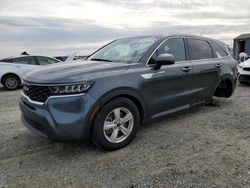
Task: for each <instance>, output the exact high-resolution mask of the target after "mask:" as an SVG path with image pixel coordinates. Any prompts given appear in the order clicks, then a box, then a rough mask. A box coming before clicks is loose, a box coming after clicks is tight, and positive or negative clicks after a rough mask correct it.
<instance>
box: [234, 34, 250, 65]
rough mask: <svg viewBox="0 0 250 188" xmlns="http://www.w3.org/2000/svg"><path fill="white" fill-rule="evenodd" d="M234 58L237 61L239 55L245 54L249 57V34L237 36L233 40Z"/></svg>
mask: <svg viewBox="0 0 250 188" xmlns="http://www.w3.org/2000/svg"><path fill="white" fill-rule="evenodd" d="M233 51H234V57H235V59H236V60H238V59H239V53H241V52H245V53H247V54H248V55H250V33H247V34H242V35H239V36H238V37H236V38H235V39H234V47H233Z"/></svg>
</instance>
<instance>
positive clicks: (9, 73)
mask: <svg viewBox="0 0 250 188" xmlns="http://www.w3.org/2000/svg"><path fill="white" fill-rule="evenodd" d="M58 62H60V61H59V60H57V59H54V58H50V57H45V56H30V55H28V56H18V57H10V58H5V59H2V60H0V80H1V84H2V85H3V86H4V87H5V88H6V89H9V90H14V89H17V88H18V87H19V86H20V85H21V84H23V80H22V75H23V74H24V73H26V72H28V71H31V70H34V69H37V68H39V67H41V65H48V64H53V63H58Z"/></svg>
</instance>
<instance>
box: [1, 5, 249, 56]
mask: <svg viewBox="0 0 250 188" xmlns="http://www.w3.org/2000/svg"><path fill="white" fill-rule="evenodd" d="M249 23H250V0H240V1H237V0H81V1H80V0H22V1H20V0H0V58H4V57H8V56H13V55H18V54H20V53H21V52H23V51H27V52H28V53H30V54H37V55H38V54H39V55H48V56H56V55H68V54H70V53H73V52H77V53H78V54H79V55H88V54H90V53H91V52H93V51H94V50H96V49H98V48H99V47H101V46H102V45H104V44H106V43H108V42H110V41H112V40H114V39H116V38H121V37H129V36H138V35H151V34H169V33H188V34H196V35H202V36H207V37H211V38H215V39H219V40H222V41H224V42H225V43H227V44H228V45H230V46H232V44H233V38H235V37H236V36H238V35H240V34H242V33H250V24H249Z"/></svg>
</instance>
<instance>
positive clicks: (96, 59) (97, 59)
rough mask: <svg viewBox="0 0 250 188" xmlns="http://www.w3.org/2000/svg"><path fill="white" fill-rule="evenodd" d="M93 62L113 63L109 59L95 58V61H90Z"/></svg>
mask: <svg viewBox="0 0 250 188" xmlns="http://www.w3.org/2000/svg"><path fill="white" fill-rule="evenodd" d="M90 60H91V61H106V62H112V61H110V60H108V59H101V58H93V59H90Z"/></svg>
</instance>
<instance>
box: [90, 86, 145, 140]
mask: <svg viewBox="0 0 250 188" xmlns="http://www.w3.org/2000/svg"><path fill="white" fill-rule="evenodd" d="M119 97H124V98H127V99H129V100H131V101H132V102H133V103H134V104H135V105H136V107H137V108H138V111H139V114H140V123H143V122H144V121H146V117H147V110H146V109H147V108H146V102H145V100H144V98H143V97H142V96H141V95H140V94H139V93H138V92H137V91H136V90H135V89H130V88H129V89H128V88H120V89H115V90H112V91H109V92H107V93H106V94H104V95H102V96H101V97H100V99H99V100H98V101H97V102H96V104H95V105H94V107H93V108H92V110H91V112H90V114H89V116H88V117H89V118H88V125H87V129H86V130H85V131H86V132H85V134H87V135H85V137H86V136H87V137H88V138H90V137H91V134H92V130H93V123H94V120H95V117H96V115H97V114H98V112H99V111H100V110H101V109H102V106H104V105H105V104H107V103H108V102H110V101H111V100H113V99H115V98H119Z"/></svg>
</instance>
